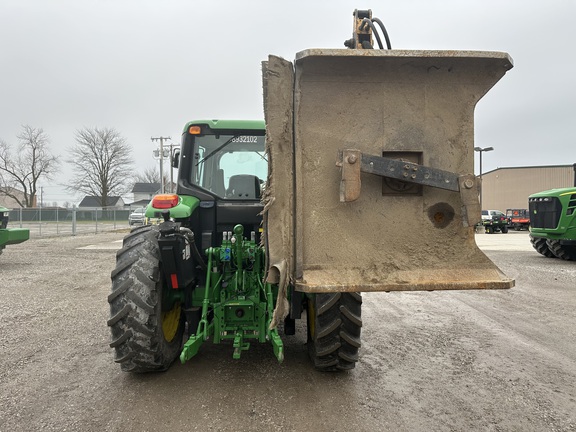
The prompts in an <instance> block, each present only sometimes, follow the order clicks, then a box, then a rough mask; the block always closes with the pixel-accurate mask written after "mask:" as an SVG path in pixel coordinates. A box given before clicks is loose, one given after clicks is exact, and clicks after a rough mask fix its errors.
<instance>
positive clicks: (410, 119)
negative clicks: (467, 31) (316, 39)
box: [263, 49, 514, 293]
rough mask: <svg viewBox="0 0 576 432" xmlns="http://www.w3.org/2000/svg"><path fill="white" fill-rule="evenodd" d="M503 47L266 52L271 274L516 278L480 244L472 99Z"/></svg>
mask: <svg viewBox="0 0 576 432" xmlns="http://www.w3.org/2000/svg"><path fill="white" fill-rule="evenodd" d="M511 68H512V60H511V59H510V57H509V56H508V55H507V54H505V53H499V52H468V51H403V50H356V49H353V50H344V49H342V50H340V49H312V50H306V51H302V52H300V53H298V54H297V55H296V60H295V62H294V64H292V63H291V62H288V61H285V60H283V59H281V58H279V57H275V56H270V57H269V59H268V61H267V62H265V63H264V68H263V74H264V101H265V102H264V106H265V116H266V123H267V143H268V144H267V147H268V149H267V151H268V156H269V177H268V182H267V191H266V198H265V202H266V207H265V213H264V230H265V234H266V235H265V242H266V247H267V250H268V256H269V263H270V264H269V269H270V273H269V278H270V280H271V281H277V282H278V281H281V280H283V281H287V280H290V281H292V283H293V284H294V286H295V288H296V290H297V291H301V292H310V293H322V292H346V291H348V292H353V291H411V290H449V289H496V288H510V287H512V286H513V285H514V280H512V279H509V278H507V277H506V276H505V275H504V274H503V273H502V272H501V271H500V270H499V269H498V268H497V267H496V266H495V265H494V264H493V263H492V262H491V261H490V260H489V259H488V258H487V257H486V256H485V255H484V254H483V253H482V252H481V251H480V250H479V249H478V247H477V246H476V243H475V240H474V225H475V224H476V223H477V222H479V221H480V219H481V216H480V207H479V200H478V194H479V181H478V179H476V177H474V175H473V174H472V173H473V172H474V127H473V125H474V107H475V105H476V103H477V102H478V100H479V99H480V98H481V97H482V96H483V95H484V94H485V93H486V92H487V91H488V90H489V89H490V88H491V87H492V86H493V85H494V84H495V83H496V82H497V81H498V80H499V79H500V78H501V77H502V76H503V75H504V74H505V73H506V71H508V70H509V69H511Z"/></svg>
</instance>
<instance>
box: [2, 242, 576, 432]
mask: <svg viewBox="0 0 576 432" xmlns="http://www.w3.org/2000/svg"><path fill="white" fill-rule="evenodd" d="M124 234H125V233H104V234H99V235H80V236H76V237H57V238H40V239H32V240H30V241H28V242H25V243H22V244H20V245H12V246H8V247H7V248H6V250H5V251H4V254H3V255H2V256H1V257H0V275H1V280H2V284H1V285H0V296H1V297H0V298H1V299H2V300H1V303H0V344H1V349H2V356H0V388H1V393H0V431H6V432H8V431H37V430H54V431H149V430H150V431H152V430H175V431H180V430H182V431H183V430H202V431H206V430H208V431H211V430H213V431H229V430H237V431H313V430H315V431H350V430H356V431H375V430H398V431H424V430H426V431H428V430H434V431H465V430H482V431H573V430H576V343H575V341H576V262H567V261H561V260H557V259H547V258H544V257H542V256H540V255H538V254H537V253H536V252H535V251H533V250H532V249H531V247H530V245H529V242H528V235H527V233H525V232H511V233H509V234H506V235H504V234H494V235H483V234H479V235H477V239H478V240H477V241H478V243H479V244H480V245H481V247H482V248H483V249H484V250H485V252H486V253H487V255H488V256H489V257H490V258H491V259H492V260H493V261H494V262H495V263H496V264H497V265H499V266H500V268H501V269H502V270H503V271H504V272H505V273H506V274H508V275H509V276H511V277H514V278H515V279H516V287H515V288H513V289H511V290H503V291H469V292H408V293H389V294H385V293H369V294H365V295H364V305H363V311H362V313H363V320H364V328H363V335H362V341H363V346H362V348H361V350H360V362H359V364H358V366H357V367H356V369H355V370H353V371H351V372H350V373H342V374H323V373H317V372H315V371H314V370H313V369H312V368H311V366H310V363H309V361H308V358H307V353H306V346H305V343H306V336H305V322H304V320H303V321H302V322H301V323H299V327H298V329H297V330H298V331H297V334H296V336H291V337H284V340H285V344H286V350H285V356H286V360H285V361H284V363H283V364H281V365H279V364H278V363H277V362H276V360H275V358H274V355H273V354H272V349H271V347H269V346H268V345H253V347H252V348H251V350H250V351H248V352H246V353H243V354H242V359H240V360H233V359H232V350H231V348H230V347H228V346H225V345H220V346H213V345H209V344H206V345H204V346H203V347H202V349H201V351H200V354H199V355H198V356H197V357H196V358H194V359H192V360H191V361H190V362H188V363H186V364H185V365H181V364H179V363H176V364H174V365H173V366H172V368H171V369H170V370H169V371H167V372H165V373H159V374H148V375H131V374H126V373H121V372H120V368H119V366H118V365H117V364H115V363H114V362H113V353H112V350H111V349H110V348H109V346H108V343H109V332H108V328H107V326H106V320H107V319H108V314H109V311H108V303H107V300H106V297H107V295H108V292H109V290H110V271H111V270H112V268H113V267H114V260H115V255H114V253H115V250H116V249H117V248H118V247H119V246H120V242H119V240H120V239H121V238H122V237H123V236H124Z"/></svg>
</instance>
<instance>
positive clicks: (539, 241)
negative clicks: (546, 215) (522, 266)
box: [530, 235, 556, 258]
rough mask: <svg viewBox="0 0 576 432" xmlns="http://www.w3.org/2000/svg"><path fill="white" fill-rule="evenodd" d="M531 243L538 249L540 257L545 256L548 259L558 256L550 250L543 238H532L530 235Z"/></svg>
mask: <svg viewBox="0 0 576 432" xmlns="http://www.w3.org/2000/svg"><path fill="white" fill-rule="evenodd" d="M530 243H532V247H533V248H534V249H536V252H538V253H539V254H540V255H544V256H545V257H547V258H555V257H556V255H554V253H553V252H552V251H551V250H550V249H549V248H548V245H547V244H546V239H545V238H541V237H532V235H530Z"/></svg>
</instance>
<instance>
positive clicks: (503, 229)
mask: <svg viewBox="0 0 576 432" xmlns="http://www.w3.org/2000/svg"><path fill="white" fill-rule="evenodd" d="M500 231H502V234H506V233H507V232H508V227H507V226H503V227H502V228H500Z"/></svg>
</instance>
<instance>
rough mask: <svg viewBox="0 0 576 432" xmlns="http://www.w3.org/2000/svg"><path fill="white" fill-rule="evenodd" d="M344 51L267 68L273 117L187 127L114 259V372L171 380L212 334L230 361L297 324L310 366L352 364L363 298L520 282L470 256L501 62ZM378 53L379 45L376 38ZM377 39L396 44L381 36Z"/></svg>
mask: <svg viewBox="0 0 576 432" xmlns="http://www.w3.org/2000/svg"><path fill="white" fill-rule="evenodd" d="M375 24H377V25H381V23H380V21H379V20H377V19H372V16H371V12H370V11H355V14H354V33H353V38H352V39H350V40H349V41H347V42H346V45H347V46H349V47H350V48H351V49H338V50H322V49H316V50H307V51H303V52H300V53H298V54H297V55H296V61H295V62H294V63H291V62H288V61H286V60H283V59H281V58H279V57H276V56H270V57H269V58H268V60H267V61H266V62H264V64H263V78H264V79H263V82H264V112H265V119H266V121H265V122H263V121H231V120H204V121H192V122H190V123H188V124H186V126H185V127H184V131H183V135H182V144H181V148H180V150H179V155H178V157H177V158H176V159H175V163H174V164H175V166H177V167H178V176H177V191H176V194H163V195H158V196H156V197H154V198H153V199H152V201H151V203H150V205H149V206H148V208H147V210H146V216H147V217H150V218H152V217H157V218H158V217H159V218H161V219H162V220H163V222H161V223H159V224H158V225H147V226H142V227H137V228H134V229H133V230H132V231H131V233H130V234H128V235H127V237H126V238H125V239H124V243H123V247H122V248H121V249H120V250H119V251H118V253H117V262H116V268H115V270H113V272H112V292H111V294H110V295H109V297H108V301H109V303H110V309H111V317H110V319H109V321H108V325H109V326H110V327H111V332H112V342H111V346H112V347H113V348H114V349H115V352H116V362H118V363H120V365H121V368H122V369H123V370H125V371H133V372H147V371H156V370H165V369H167V368H168V367H169V366H170V364H171V363H172V362H173V361H174V360H175V359H177V358H180V360H181V362H183V363H184V362H185V361H187V360H190V359H191V358H193V357H194V356H195V355H201V351H202V350H201V348H202V346H203V344H205V343H206V342H207V341H208V340H210V341H211V342H213V343H227V344H229V345H230V346H231V348H232V352H233V354H232V355H233V357H234V358H239V357H240V356H241V354H242V353H243V352H244V351H246V350H248V349H249V347H250V344H251V343H255V342H268V343H270V344H271V346H272V352H273V353H274V355H275V357H276V358H277V359H278V361H282V360H283V358H284V355H285V349H284V344H283V339H282V337H281V334H280V333H281V332H280V331H279V329H283V333H284V334H285V335H293V334H295V328H296V320H299V319H301V318H304V319H305V320H306V323H307V334H308V343H307V345H308V351H309V355H310V357H311V360H312V362H313V364H314V367H315V368H316V369H318V370H321V371H336V370H347V369H352V368H353V367H354V366H355V364H356V362H357V361H358V355H359V348H360V345H361V341H360V334H361V328H362V325H363V323H362V316H361V305H362V296H361V292H366V291H386V292H388V291H414V290H424V291H432V290H455V289H500V288H510V287H512V286H513V285H514V281H513V280H512V279H509V278H507V277H506V276H505V275H503V274H502V273H501V272H500V270H499V269H498V268H497V267H496V266H495V265H494V264H493V263H492V262H491V261H490V260H489V259H488V258H487V257H486V256H485V255H484V254H483V253H482V252H481V251H480V250H479V249H478V247H477V246H476V244H475V240H474V225H475V223H476V222H477V221H478V220H479V219H480V206H479V200H478V193H479V182H478V180H477V179H476V177H475V176H474V175H473V174H469V173H471V172H473V165H474V163H473V162H474V160H473V158H474V131H473V123H474V122H473V117H474V106H475V105H476V103H477V102H478V100H479V99H480V98H481V97H482V96H483V95H484V94H485V93H486V92H487V91H488V90H489V89H490V88H491V87H492V86H493V85H494V84H495V83H496V82H497V81H498V80H499V79H500V78H501V77H502V76H503V75H504V74H505V73H506V71H507V70H509V69H510V68H511V67H512V63H511V59H510V58H509V56H508V55H507V54H504V53H494V52H458V51H403V50H399V51H395V50H390V49H389V50H386V49H372V46H373V39H372V34H373V32H374V31H375V28H376V27H375ZM377 39H378V43H379V45H381V41H380V39H379V38H377ZM386 39H387V42H388V43H387V45H389V41H388V38H387V36H386Z"/></svg>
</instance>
